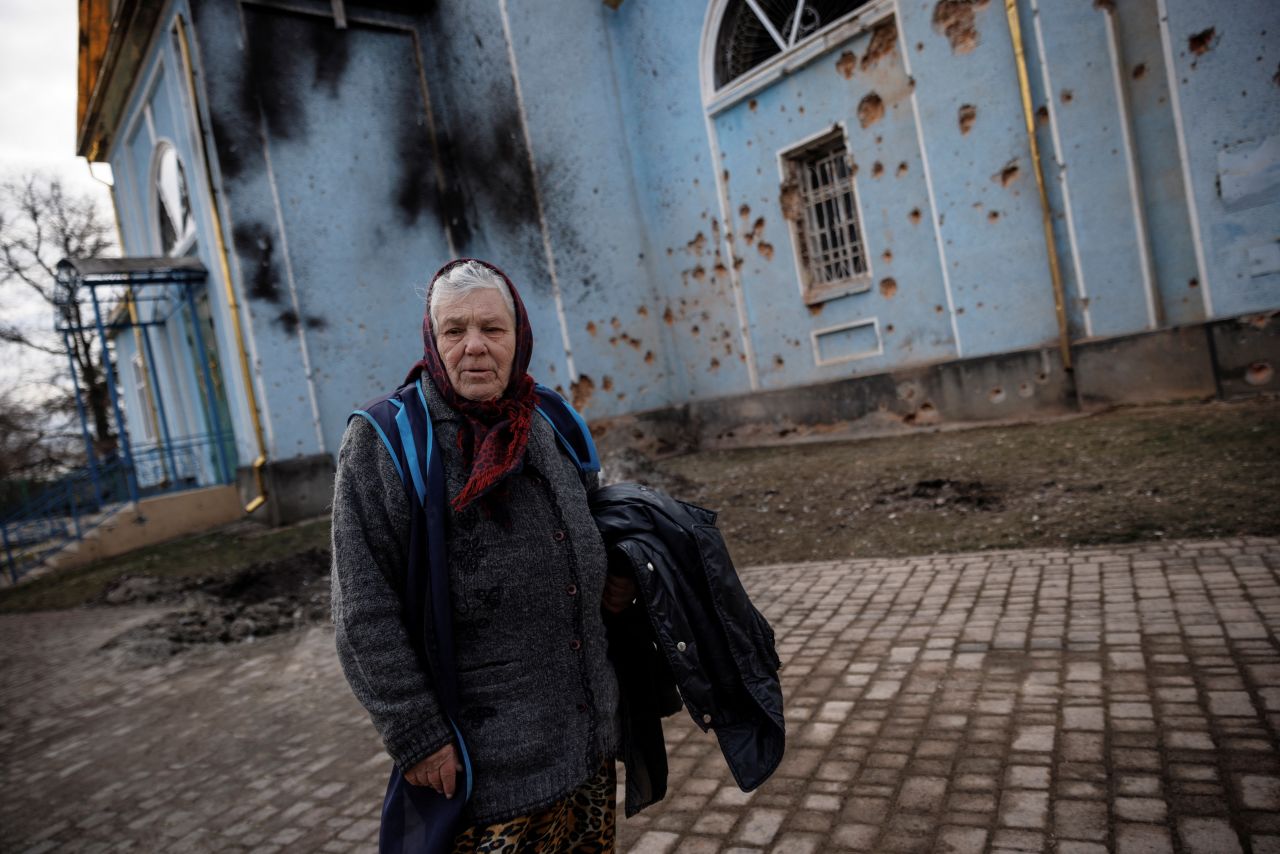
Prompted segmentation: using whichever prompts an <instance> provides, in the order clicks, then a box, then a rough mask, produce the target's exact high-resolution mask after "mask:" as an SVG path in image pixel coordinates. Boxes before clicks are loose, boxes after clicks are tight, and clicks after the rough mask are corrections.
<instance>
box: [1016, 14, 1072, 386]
mask: <svg viewBox="0 0 1280 854" xmlns="http://www.w3.org/2000/svg"><path fill="white" fill-rule="evenodd" d="M1004 10H1005V14H1006V15H1008V17H1009V38H1010V39H1012V41H1013V58H1014V64H1015V65H1017V67H1018V90H1019V92H1021V94H1022V115H1023V118H1024V119H1025V120H1026V123H1027V142H1028V143H1030V145H1031V165H1032V168H1033V169H1034V170H1035V173H1036V187H1037V188H1038V189H1039V190H1040V217H1041V220H1042V221H1043V223H1044V245H1045V249H1046V254H1047V255H1048V256H1049V278H1050V279H1052V280H1053V306H1054V309H1055V311H1056V313H1057V316H1058V346H1059V348H1060V349H1061V351H1062V366H1063V367H1064V368H1065V369H1066V370H1068V371H1071V370H1073V367H1074V366H1073V365H1072V363H1071V331H1070V329H1068V327H1067V302H1066V296H1065V295H1064V293H1063V288H1062V270H1061V268H1060V267H1059V266H1058V244H1057V242H1056V241H1055V240H1054V239H1053V212H1052V210H1051V209H1050V207H1049V194H1048V192H1047V191H1046V190H1045V185H1044V170H1043V169H1042V168H1041V167H1040V146H1039V145H1038V144H1037V143H1036V121H1035V114H1034V113H1033V112H1032V109H1031V83H1030V80H1029V78H1028V77H1027V55H1026V53H1025V52H1024V51H1023V49H1022V25H1021V24H1019V23H1018V6H1017V0H1004Z"/></svg>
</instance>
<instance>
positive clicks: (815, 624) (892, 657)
mask: <svg viewBox="0 0 1280 854" xmlns="http://www.w3.org/2000/svg"><path fill="white" fill-rule="evenodd" d="M1278 570H1280V541H1275V540H1232V541H1226V542H1213V543H1172V544H1160V545H1142V546H1133V547H1123V548H1099V549H1092V550H1076V551H1070V552H1066V551H1063V552H1046V551H1022V552H1004V553H981V554H968V555H953V556H942V557H924V558H916V559H895V560H854V561H845V562H836V563H816V564H807V565H799V566H780V567H765V568H756V569H750V570H747V571H745V572H744V573H743V577H744V580H745V581H746V584H747V587H748V589H749V590H750V591H751V592H752V595H753V597H754V598H755V599H756V601H757V603H758V604H759V605H761V607H762V610H764V612H765V613H766V614H767V615H768V617H769V618H770V620H771V621H772V622H773V624H774V626H775V627H776V629H777V631H778V641H779V647H780V652H781V654H782V657H783V660H784V661H785V669H784V684H785V688H786V694H787V700H788V709H787V713H788V718H789V722H790V733H791V734H790V744H789V749H788V752H787V757H786V759H785V760H784V762H783V764H782V766H781V767H780V768H779V770H778V772H777V773H776V774H775V775H774V777H773V778H772V779H771V780H770V781H769V782H768V783H767V784H765V785H764V786H763V787H762V788H761V789H759V790H758V791H756V792H754V793H751V794H743V793H742V792H739V791H738V790H737V788H736V787H735V786H734V785H733V784H732V781H731V779H730V777H729V775H728V772H727V770H726V768H725V765H724V762H723V760H722V759H721V758H720V755H719V752H718V750H717V748H716V747H715V742H714V739H713V738H712V737H711V736H710V735H703V734H702V733H700V732H698V731H697V730H696V729H695V728H694V727H693V726H692V725H691V724H690V723H689V722H688V720H687V718H686V717H685V716H684V715H683V714H682V715H681V716H679V717H677V718H673V719H671V721H670V722H669V724H668V727H667V732H668V744H669V753H670V756H671V784H672V785H671V791H670V792H669V794H668V796H667V799H666V801H665V802H663V803H662V804H661V805H659V806H657V807H655V808H651V809H650V810H648V811H646V812H645V813H643V814H641V815H640V816H638V817H636V818H633V819H630V820H624V821H622V822H621V823H620V831H619V833H620V840H621V846H620V847H621V849H622V850H630V851H638V852H704V851H705V852H710V851H724V852H728V851H734V852H748V851H784V852H825V851H833V850H854V851H892V852H900V851H922V852H927V851H940V852H988V851H1044V852H1061V854H1068V852H1070V854H1086V853H1087V852H1102V851H1117V852H1121V854H1161V852H1179V854H1244V852H1252V854H1276V852H1280V752H1278V751H1277V747H1278V740H1277V736H1278V734H1280V644H1278V640H1280V637H1278V635H1280V574H1278ZM155 613H156V612H155V611H148V610H142V609H93V610H89V609H86V610H77V611H67V612H58V613H46V614H34V615H23V616H5V617H3V618H0V644H3V650H4V652H3V656H2V660H0V704H2V707H3V712H2V713H0V759H2V760H3V761H2V764H0V774H2V776H0V784H2V785H3V798H0V848H3V849H4V850H14V851H30V852H41V851H102V850H117V849H133V850H137V851H181V852H198V851H259V852H274V851H285V850H287V851H326V852H327V851H368V850H372V848H373V840H374V839H375V837H376V830H377V809H378V805H379V800H380V794H381V789H382V786H383V784H384V783H385V775H386V774H387V772H388V771H389V767H390V763H389V760H387V758H386V757H385V755H384V754H383V753H382V752H381V750H380V749H379V746H378V743H377V740H376V738H375V736H374V734H373V731H372V728H371V727H370V725H369V723H368V721H367V718H366V717H365V715H364V713H363V711H362V710H361V709H360V708H359V707H358V706H357V705H356V703H355V701H354V700H353V699H352V698H351V696H350V694H349V692H348V691H347V690H346V687H345V683H344V682H343V681H342V677H341V674H340V672H339V670H338V666H337V663H336V660H335V657H334V655H333V652H332V640H333V638H332V633H331V631H330V630H329V629H328V628H327V627H316V628H312V629H310V630H307V631H302V632H297V633H294V634H292V635H288V636H281V637H275V638H271V639H268V640H265V641H260V642H257V643H254V644H247V645H240V646H234V647H220V648H215V649H208V650H203V651H200V652H196V653H191V654H188V655H185V656H183V657H181V658H179V659H174V660H170V661H168V662H166V663H165V664H164V665H163V666H158V667H150V668H145V669H137V668H133V669H130V668H126V667H123V666H122V665H121V663H120V662H119V661H117V660H116V659H115V658H113V656H112V655H111V654H110V653H106V652H102V651H100V650H99V647H101V645H102V644H103V643H104V642H105V641H106V640H107V639H109V638H110V637H112V636H114V635H115V634H117V633H119V632H120V631H122V630H123V629H124V628H127V627H128V626H130V625H134V624H137V623H140V622H143V621H145V620H147V619H149V618H151V617H153V616H154V615H155Z"/></svg>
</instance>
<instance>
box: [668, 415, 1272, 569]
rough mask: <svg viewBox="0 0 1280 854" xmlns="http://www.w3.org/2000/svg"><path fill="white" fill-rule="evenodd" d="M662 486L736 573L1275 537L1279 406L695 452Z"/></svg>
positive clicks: (673, 462)
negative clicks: (705, 515) (711, 519)
mask: <svg viewBox="0 0 1280 854" xmlns="http://www.w3.org/2000/svg"><path fill="white" fill-rule="evenodd" d="M659 470H660V471H661V472H662V473H664V474H667V475H670V476H681V477H684V478H686V479H687V480H689V481H692V482H693V483H694V484H696V486H695V488H694V489H693V490H692V491H691V493H690V494H687V495H681V496H680V497H683V498H687V499H688V500H691V501H693V502H695V503H698V504H702V505H703V506H706V507H709V508H712V509H715V510H719V511H720V514H721V515H720V525H721V529H722V530H723V532H724V534H725V539H726V540H727V542H728V543H729V546H730V548H731V549H732V551H733V555H734V559H735V561H736V562H737V563H738V564H739V565H740V566H749V565H752V564H757V565H758V564H766V563H781V562H788V561H797V560H827V559H840V558H848V557H895V556H907V555H921V554H932V553H940V552H963V551H972V550H981V549H1009V548H1030V547H1041V548H1043V547H1056V546H1073V545H1095V544H1102V543H1124V542H1133V541H1150V540H1159V539H1174V538H1209V539H1211V538H1218V537H1225V536H1238V535H1262V536H1268V535H1270V536H1275V535H1280V504H1278V503H1277V502H1276V500H1275V495H1276V494H1277V491H1280V401H1277V400H1275V399H1271V398H1263V399H1256V400H1250V401H1242V402H1233V403H1211V404H1193V405H1175V406H1161V407H1135V408H1125V409H1118V410H1114V411H1110V412H1105V413H1101V414H1098V415H1095V416H1091V417H1088V418H1078V419H1070V420H1063V421H1055V422H1046V423H1038V424H1027V425H1020V426H1011V427H985V428H975V429H971V430H962V431H951V432H938V433H920V434H915V435H908V436H901V437H891V438H879V439H864V440H854V441H841V442H828V443H821V444H804V445H792V446H782V447H770V448H751V449H743V450H729V451H714V452H704V453H697V454H689V455H686V456H683V457H678V458H673V459H670V460H666V461H663V462H662V463H660V464H659ZM938 481H942V482H944V483H945V486H944V487H943V488H942V489H941V490H939V489H938V488H937V486H936V483H937V482H938ZM975 484H977V485H979V486H980V492H981V495H982V496H984V500H983V502H980V503H976V502H974V501H973V500H972V498H971V497H967V495H968V494H969V493H972V492H973V490H974V489H975V486H974V485H975ZM988 498H989V500H987V499H988Z"/></svg>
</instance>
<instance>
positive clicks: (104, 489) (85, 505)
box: [0, 433, 233, 584]
mask: <svg viewBox="0 0 1280 854" xmlns="http://www.w3.org/2000/svg"><path fill="white" fill-rule="evenodd" d="M229 438H230V437H229V434H224V433H211V434H206V435H202V436H188V437H183V438H179V439H175V440H173V441H172V442H171V443H170V445H169V446H168V447H164V446H161V445H149V446H143V447H140V448H136V449H134V451H133V454H132V455H131V461H132V463H133V465H132V467H131V466H130V465H129V462H128V461H126V459H125V458H123V457H114V458H112V459H109V460H105V461H103V460H98V461H97V462H96V465H93V466H87V467H85V468H83V469H78V470H76V471H73V472H71V473H70V474H67V475H66V476H64V477H63V478H62V479H60V480H59V481H57V482H56V483H53V484H51V485H49V486H48V487H46V488H45V489H44V490H43V491H41V492H40V493H39V494H38V495H36V496H35V497H34V498H32V499H31V500H30V501H28V502H27V503H26V504H25V505H23V506H22V507H21V508H19V509H18V510H17V511H14V512H13V513H10V514H8V515H7V516H4V517H3V518H0V545H2V546H3V548H4V565H5V569H6V570H7V572H8V574H9V578H10V580H11V581H12V582H13V583H14V584H16V583H17V582H18V579H19V578H21V577H22V576H23V575H25V574H26V573H27V572H29V571H31V570H32V569H33V568H35V567H36V566H38V565H39V564H41V563H43V562H44V561H46V560H48V559H49V558H50V557H52V556H53V555H55V554H57V553H58V552H59V551H61V550H62V549H64V548H66V547H67V546H68V545H69V544H71V543H73V542H75V541H77V540H80V539H82V538H83V537H84V535H85V534H87V533H88V532H89V531H91V530H93V529H94V528H95V527H97V526H98V525H99V524H100V523H101V522H102V521H103V520H104V519H106V518H107V517H108V516H109V515H110V514H111V512H112V511H114V510H115V509H116V508H118V507H120V506H121V505H123V504H125V503H126V502H128V501H130V500H133V497H134V495H135V494H136V495H138V496H143V497H145V496H150V495H158V494H161V493H166V492H179V491H182V490H187V489H198V488H200V487H204V486H213V485H216V484H223V483H230V482H231V480H232V477H233V472H232V471H231V470H230V467H229V466H228V465H226V461H227V459H228V458H229V455H230V451H231V448H230V447H229V445H230V442H229ZM135 490H136V492H135Z"/></svg>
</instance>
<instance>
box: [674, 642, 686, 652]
mask: <svg viewBox="0 0 1280 854" xmlns="http://www.w3.org/2000/svg"><path fill="white" fill-rule="evenodd" d="M676 649H678V650H680V651H681V652H684V650H685V643H684V641H680V642H679V643H678V644H676Z"/></svg>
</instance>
